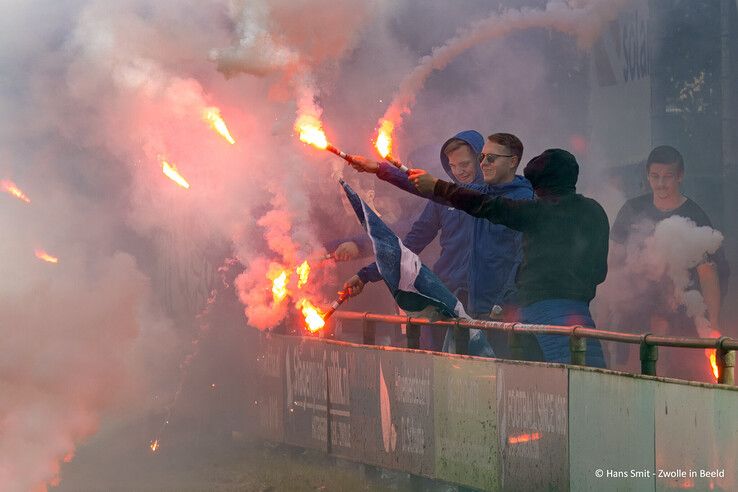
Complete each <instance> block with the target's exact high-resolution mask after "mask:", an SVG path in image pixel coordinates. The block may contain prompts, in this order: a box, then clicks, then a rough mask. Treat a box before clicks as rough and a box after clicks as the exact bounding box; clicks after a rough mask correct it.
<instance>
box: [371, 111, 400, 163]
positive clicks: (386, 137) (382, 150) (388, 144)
mask: <svg viewBox="0 0 738 492" xmlns="http://www.w3.org/2000/svg"><path fill="white" fill-rule="evenodd" d="M394 129H395V124H394V123H392V122H391V121H390V120H382V124H381V125H380V126H379V130H378V132H377V140H376V142H374V146H375V147H376V148H377V152H379V155H381V156H382V158H383V159H386V158H387V156H388V155H391V154H392V132H393V131H394Z"/></svg>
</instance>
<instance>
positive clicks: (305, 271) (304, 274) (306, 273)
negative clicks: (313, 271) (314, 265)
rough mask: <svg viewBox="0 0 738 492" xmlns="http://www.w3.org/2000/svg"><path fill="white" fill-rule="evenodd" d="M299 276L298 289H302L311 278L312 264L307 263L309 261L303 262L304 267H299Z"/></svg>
mask: <svg viewBox="0 0 738 492" xmlns="http://www.w3.org/2000/svg"><path fill="white" fill-rule="evenodd" d="M295 272H297V275H299V276H300V278H299V279H298V280H297V288H298V289H299V288H301V287H302V286H303V285H305V284H306V283H307V281H308V277H310V264H309V263H308V262H307V260H305V261H303V262H302V265H300V266H299V267H297V270H295Z"/></svg>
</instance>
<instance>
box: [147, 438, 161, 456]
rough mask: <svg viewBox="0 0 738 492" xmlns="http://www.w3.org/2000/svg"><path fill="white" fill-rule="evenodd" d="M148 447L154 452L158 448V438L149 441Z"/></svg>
mask: <svg viewBox="0 0 738 492" xmlns="http://www.w3.org/2000/svg"><path fill="white" fill-rule="evenodd" d="M149 447H150V448H151V452H152V453H156V450H157V449H159V440H158V439H154V440H153V441H151V444H149Z"/></svg>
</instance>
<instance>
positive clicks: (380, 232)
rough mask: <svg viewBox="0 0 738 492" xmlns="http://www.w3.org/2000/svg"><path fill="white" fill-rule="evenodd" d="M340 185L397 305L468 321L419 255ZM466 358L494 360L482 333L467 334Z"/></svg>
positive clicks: (450, 342) (449, 341)
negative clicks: (370, 243)
mask: <svg viewBox="0 0 738 492" xmlns="http://www.w3.org/2000/svg"><path fill="white" fill-rule="evenodd" d="M339 181H340V183H341V185H342V186H343V189H344V191H345V192H346V196H347V197H348V199H349V202H350V203H351V206H352V207H353V209H354V212H356V216H357V217H358V219H359V222H360V223H361V226H362V227H363V228H364V229H365V230H366V232H367V234H369V239H370V240H371V242H372V248H373V249H374V256H375V259H376V262H377V267H378V268H379V273H381V274H382V278H383V279H384V283H385V284H386V285H387V287H388V288H389V290H390V293H391V294H392V297H394V299H395V301H396V302H397V305H398V306H400V308H402V309H403V310H404V311H408V312H415V313H417V312H420V311H426V310H427V309H428V308H431V309H435V311H436V312H437V313H438V314H440V315H441V316H443V317H447V318H464V319H470V318H469V316H468V315H467V314H466V312H465V311H464V306H463V305H462V304H461V302H460V301H459V300H458V299H457V298H456V296H454V295H453V294H452V293H451V291H450V290H448V288H447V287H446V286H445V285H444V284H443V282H441V280H440V279H439V278H438V277H437V276H436V274H435V273H433V272H432V271H431V270H430V268H428V267H427V266H425V265H423V263H422V262H421V261H420V258H418V255H416V254H415V253H413V252H412V251H410V250H409V249H408V248H407V247H405V245H404V244H402V241H400V238H398V237H397V236H396V235H395V233H394V232H392V230H391V229H390V228H389V227H387V225H386V224H385V223H384V222H383V221H382V219H380V218H379V217H378V216H377V214H376V213H375V212H374V211H373V210H372V209H371V207H369V206H368V205H367V204H366V203H364V201H363V200H362V199H361V198H359V196H358V195H357V194H356V193H355V192H354V190H352V189H351V187H350V186H349V185H348V184H346V182H345V181H343V180H339ZM431 317H432V316H431ZM443 350H444V351H446V352H454V351H455V344H454V339H453V331H452V330H448V331H447V333H446V340H445V342H444V344H443ZM469 354H471V355H479V356H483V357H494V352H493V351H492V347H491V346H490V345H489V342H488V341H487V336H486V335H485V333H484V332H483V331H482V330H476V329H471V330H469Z"/></svg>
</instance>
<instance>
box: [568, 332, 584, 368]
mask: <svg viewBox="0 0 738 492" xmlns="http://www.w3.org/2000/svg"><path fill="white" fill-rule="evenodd" d="M577 328H581V326H575V327H574V329H573V330H572V335H571V336H570V337H569V350H570V351H571V363H572V364H574V365H576V366H584V365H586V364H587V362H586V360H587V339H586V338H582V337H578V336H576V332H577Z"/></svg>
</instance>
